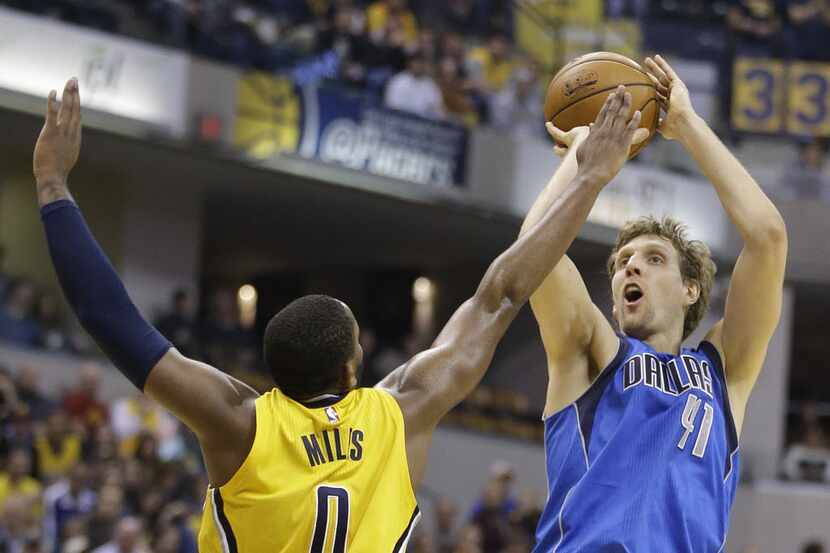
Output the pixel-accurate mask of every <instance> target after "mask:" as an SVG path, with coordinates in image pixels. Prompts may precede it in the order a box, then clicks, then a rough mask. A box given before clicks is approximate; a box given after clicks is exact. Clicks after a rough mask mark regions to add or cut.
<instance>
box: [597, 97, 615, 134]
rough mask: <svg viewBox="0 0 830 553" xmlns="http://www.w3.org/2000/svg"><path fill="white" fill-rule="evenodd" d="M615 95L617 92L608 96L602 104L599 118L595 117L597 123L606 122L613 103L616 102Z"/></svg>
mask: <svg viewBox="0 0 830 553" xmlns="http://www.w3.org/2000/svg"><path fill="white" fill-rule="evenodd" d="M614 96H615V94H614V93H613V92H612V93H611V94H609V95H608V97H607V98H606V99H605V102H604V103H603V104H602V108H601V109H600V110H599V113H598V114H597V118H596V119H594V123H596V124H597V125H602V124H603V123H604V122H605V118H606V117H607V115H608V111H609V108H610V106H611V104H612V103H613V102H614ZM592 128H593V127H592Z"/></svg>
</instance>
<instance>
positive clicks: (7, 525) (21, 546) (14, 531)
mask: <svg viewBox="0 0 830 553" xmlns="http://www.w3.org/2000/svg"><path fill="white" fill-rule="evenodd" d="M30 507H31V505H30V501H29V500H28V499H27V498H25V497H22V496H15V497H11V498H9V499H8V501H6V502H5V503H3V504H0V551H4V552H7V553H24V552H25V553H28V552H30V551H33V550H34V551H38V552H39V551H40V549H34V547H36V546H37V545H38V544H39V542H40V525H39V524H38V522H39V520H38V518H37V517H36V516H33V515H32V512H31V508H30Z"/></svg>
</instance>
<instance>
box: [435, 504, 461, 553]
mask: <svg viewBox="0 0 830 553" xmlns="http://www.w3.org/2000/svg"><path fill="white" fill-rule="evenodd" d="M457 516H458V507H456V505H455V504H454V503H453V502H452V501H450V500H449V499H447V498H445V497H441V498H438V501H436V503H435V528H434V532H435V540H434V543H435V552H436V553H453V550H454V549H455V540H456V533H455V520H456V517H457Z"/></svg>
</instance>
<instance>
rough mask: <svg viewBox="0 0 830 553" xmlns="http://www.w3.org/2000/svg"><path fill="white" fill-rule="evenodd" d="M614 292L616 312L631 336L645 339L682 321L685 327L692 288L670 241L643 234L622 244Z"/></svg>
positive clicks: (612, 288)
mask: <svg viewBox="0 0 830 553" xmlns="http://www.w3.org/2000/svg"><path fill="white" fill-rule="evenodd" d="M611 292H612V294H613V297H614V316H615V318H616V319H617V322H618V324H619V326H620V330H622V331H623V333H625V334H626V335H627V336H631V337H632V338H637V339H641V340H645V339H647V338H648V337H649V336H653V335H655V334H658V333H660V332H665V331H667V330H669V329H671V328H672V327H675V326H676V325H678V324H679V325H680V327H681V329H682V326H683V318H684V317H685V309H686V307H687V306H688V305H689V304H690V302H689V300H690V290H689V287H688V286H686V284H685V283H684V282H683V276H682V275H681V273H680V263H679V258H678V254H677V250H675V249H674V246H673V245H672V243H671V242H670V241H668V240H666V239H664V238H660V237H659V236H654V235H642V236H638V237H637V238H635V239H633V240H631V241H630V242H629V243H627V244H625V245H624V246H623V247H622V248H620V251H619V252H618V253H617V258H616V260H615V264H614V276H613V278H612V279H611Z"/></svg>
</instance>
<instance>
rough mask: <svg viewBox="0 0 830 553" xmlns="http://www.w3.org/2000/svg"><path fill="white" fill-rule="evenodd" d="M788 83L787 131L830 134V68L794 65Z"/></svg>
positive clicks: (816, 65) (809, 64)
mask: <svg viewBox="0 0 830 553" xmlns="http://www.w3.org/2000/svg"><path fill="white" fill-rule="evenodd" d="M787 81H788V83H789V87H788V92H789V95H788V101H787V132H790V133H792V134H801V135H822V136H823V135H830V109H828V105H829V104H830V65H828V64H826V63H805V62H799V63H793V64H792V65H790V67H789V75H788V78H787Z"/></svg>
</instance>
